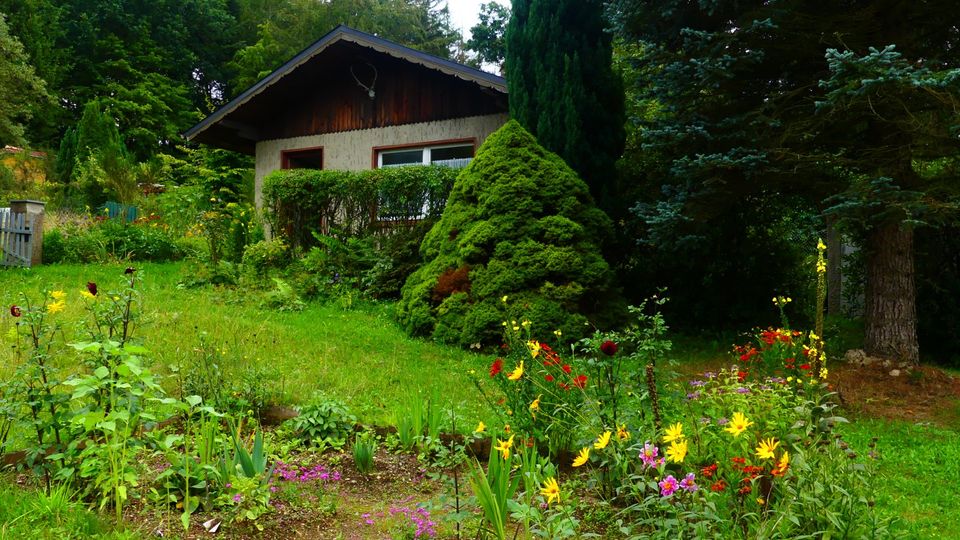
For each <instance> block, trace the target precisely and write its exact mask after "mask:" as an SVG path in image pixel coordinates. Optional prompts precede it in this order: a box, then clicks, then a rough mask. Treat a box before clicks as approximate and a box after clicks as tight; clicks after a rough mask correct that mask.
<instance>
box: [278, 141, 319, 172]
mask: <svg viewBox="0 0 960 540" xmlns="http://www.w3.org/2000/svg"><path fill="white" fill-rule="evenodd" d="M280 168H282V169H322V168H323V147H322V146H321V147H319V148H303V149H299V150H284V151H282V152H280Z"/></svg>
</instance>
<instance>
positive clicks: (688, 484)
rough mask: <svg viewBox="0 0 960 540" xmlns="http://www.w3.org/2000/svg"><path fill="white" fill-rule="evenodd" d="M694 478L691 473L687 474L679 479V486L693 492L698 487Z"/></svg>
mask: <svg viewBox="0 0 960 540" xmlns="http://www.w3.org/2000/svg"><path fill="white" fill-rule="evenodd" d="M694 478H695V476H694V474H693V473H690V474H688V475H687V476H686V477H685V478H684V479H683V480H681V481H680V487H681V488H682V489H683V490H684V491H689V492H690V493H693V492H694V491H696V490H697V489H698V487H697V483H696V482H694Z"/></svg>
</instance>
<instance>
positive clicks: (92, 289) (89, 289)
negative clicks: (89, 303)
mask: <svg viewBox="0 0 960 540" xmlns="http://www.w3.org/2000/svg"><path fill="white" fill-rule="evenodd" d="M87 292H89V293H90V294H92V295H94V296H96V295H97V284H96V283H94V282H92V281H88V282H87Z"/></svg>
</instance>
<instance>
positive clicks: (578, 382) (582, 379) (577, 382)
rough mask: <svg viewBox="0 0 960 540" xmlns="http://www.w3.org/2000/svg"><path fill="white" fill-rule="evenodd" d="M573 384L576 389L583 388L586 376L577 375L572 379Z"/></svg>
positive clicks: (585, 383)
mask: <svg viewBox="0 0 960 540" xmlns="http://www.w3.org/2000/svg"><path fill="white" fill-rule="evenodd" d="M573 384H574V386H576V387H577V388H583V387H584V386H586V385H587V376H586V375H577V376H576V378H574V379H573Z"/></svg>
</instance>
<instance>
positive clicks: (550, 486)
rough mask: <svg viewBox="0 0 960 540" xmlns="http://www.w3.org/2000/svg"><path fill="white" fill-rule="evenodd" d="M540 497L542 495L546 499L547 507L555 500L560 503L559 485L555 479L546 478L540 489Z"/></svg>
mask: <svg viewBox="0 0 960 540" xmlns="http://www.w3.org/2000/svg"><path fill="white" fill-rule="evenodd" d="M540 495H543V496H544V497H545V498H546V499H547V504H548V505H549V504H550V503H552V502H553V501H554V499H556V501H557V502H560V484H558V483H557V479H556V478H547V479H546V480H544V482H543V487H542V488H540Z"/></svg>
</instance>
